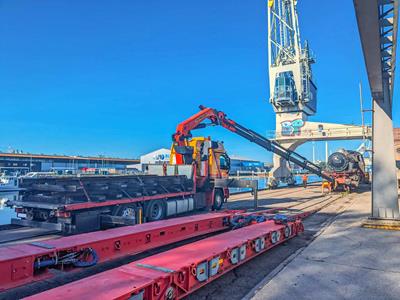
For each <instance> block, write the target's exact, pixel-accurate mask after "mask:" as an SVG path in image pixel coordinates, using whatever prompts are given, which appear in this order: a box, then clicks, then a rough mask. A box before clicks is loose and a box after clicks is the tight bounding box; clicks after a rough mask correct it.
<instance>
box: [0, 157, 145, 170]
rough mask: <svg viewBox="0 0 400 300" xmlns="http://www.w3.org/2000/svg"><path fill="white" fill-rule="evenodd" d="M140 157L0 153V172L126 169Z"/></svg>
mask: <svg viewBox="0 0 400 300" xmlns="http://www.w3.org/2000/svg"><path fill="white" fill-rule="evenodd" d="M138 162H139V160H138V159H128V158H112V157H85V156H66V155H45V154H29V153H0V173H16V172H17V173H20V174H26V173H28V172H50V171H67V170H68V171H71V172H76V171H79V170H82V169H107V170H124V169H126V166H127V165H130V164H135V163H138Z"/></svg>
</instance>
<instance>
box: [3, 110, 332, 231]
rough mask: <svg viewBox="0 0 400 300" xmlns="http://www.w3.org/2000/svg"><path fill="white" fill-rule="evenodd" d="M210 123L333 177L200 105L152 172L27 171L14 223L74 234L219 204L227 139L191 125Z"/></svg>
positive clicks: (225, 181)
mask: <svg viewBox="0 0 400 300" xmlns="http://www.w3.org/2000/svg"><path fill="white" fill-rule="evenodd" d="M206 121H209V122H208V123H207V122H206ZM207 126H222V127H223V128H225V129H227V130H229V131H231V132H233V133H235V134H238V135H240V136H242V137H243V138H245V139H246V140H248V141H250V142H253V143H256V144H257V145H259V146H261V147H263V148H264V149H266V150H267V151H271V152H273V153H275V154H278V155H280V156H282V157H284V158H285V159H286V160H288V161H290V162H293V163H295V164H297V165H299V166H301V167H302V168H303V169H305V170H308V171H309V172H310V173H313V174H316V175H318V176H321V177H322V178H324V179H326V180H327V181H329V182H333V181H334V179H333V178H332V177H330V176H328V175H326V174H325V173H324V172H323V171H322V169H321V168H320V167H319V166H317V165H315V164H314V163H312V162H310V161H308V160H307V159H306V158H305V157H303V156H301V155H299V154H298V153H296V152H293V151H290V150H288V149H286V148H284V147H282V146H281V145H279V144H278V143H276V142H274V141H272V140H269V139H267V138H265V137H263V136H262V135H260V134H258V133H256V132H254V131H253V130H251V129H248V128H246V127H244V126H242V125H239V124H238V123H236V122H234V121H233V120H231V119H228V118H227V117H226V114H225V113H223V112H221V111H218V110H216V109H213V108H207V107H204V106H200V111H199V112H198V113H197V114H195V115H193V116H192V117H190V118H188V119H186V120H185V121H183V122H182V123H180V124H179V125H178V126H177V129H176V132H175V133H174V134H173V136H172V140H173V144H172V147H171V160H170V164H168V165H149V166H148V171H147V174H145V175H130V176H82V177H76V176H73V177H71V176H64V177H57V176H56V177H49V178H25V179H23V180H22V181H21V183H20V187H22V188H24V191H23V192H22V197H21V198H20V199H17V200H15V201H9V203H8V205H10V206H13V207H15V210H16V212H17V213H18V214H22V216H21V217H22V218H21V219H13V220H12V223H13V224H16V225H23V226H31V227H41V228H47V229H52V230H59V231H61V232H63V233H67V234H70V233H81V232H89V231H95V230H99V229H101V228H106V227H110V226H119V225H133V224H140V223H142V222H148V221H157V220H162V219H165V218H168V217H172V216H176V215H179V214H182V213H187V212H191V211H194V210H199V209H213V210H219V209H220V208H221V206H222V204H223V202H225V201H227V199H228V198H229V187H230V186H231V185H230V184H231V179H229V168H230V159H229V156H228V154H227V153H226V151H225V148H224V145H223V143H222V142H217V141H212V140H211V139H210V138H209V137H193V136H192V133H191V132H192V130H195V129H199V128H205V127H207Z"/></svg>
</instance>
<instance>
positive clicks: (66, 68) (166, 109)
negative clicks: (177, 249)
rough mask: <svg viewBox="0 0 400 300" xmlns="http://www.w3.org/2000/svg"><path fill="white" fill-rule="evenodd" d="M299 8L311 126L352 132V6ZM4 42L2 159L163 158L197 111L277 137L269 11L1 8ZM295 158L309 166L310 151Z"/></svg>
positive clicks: (65, 1) (9, 3) (1, 1)
mask: <svg viewBox="0 0 400 300" xmlns="http://www.w3.org/2000/svg"><path fill="white" fill-rule="evenodd" d="M298 8H299V18H300V27H301V36H302V38H303V39H304V38H306V39H308V40H309V41H310V46H311V48H312V50H313V51H314V53H315V54H316V57H317V64H316V65H314V76H315V78H316V82H317V86H318V99H319V102H318V113H317V115H316V116H314V117H312V118H311V120H318V121H325V122H341V123H355V124H356V123H360V122H361V121H360V120H361V117H360V111H359V102H358V101H359V100H358V99H359V96H358V83H359V81H360V80H361V81H362V82H363V85H364V96H365V99H366V102H369V100H368V99H369V93H368V85H367V78H366V74H365V67H364V61H363V58H362V52H361V48H360V42H359V36H358V31H357V26H356V20H355V15H354V8H353V4H352V1H345V0H340V1H317V0H307V1H299V5H298ZM0 37H1V38H0V101H1V102H0V103H1V109H0V120H1V124H2V130H1V131H0V149H1V150H6V149H7V147H9V146H11V147H12V148H15V149H22V150H24V151H27V152H31V153H59V154H72V155H78V154H80V155H99V154H101V155H109V156H121V157H138V156H139V155H140V154H143V153H146V152H150V151H152V150H155V149H157V148H161V147H169V146H170V143H171V134H172V133H173V132H174V130H175V127H176V125H177V124H178V123H179V122H181V121H182V120H183V119H185V118H186V117H189V116H190V115H192V114H193V113H195V112H197V110H198V108H197V107H198V105H199V104H203V105H207V106H211V107H215V108H217V109H220V110H223V111H225V112H226V113H227V114H228V116H229V117H231V118H232V119H234V120H236V121H237V122H239V123H241V124H242V125H245V126H247V127H250V128H252V129H253V130H255V131H258V132H260V133H265V132H266V131H267V130H271V129H274V126H275V117H274V113H273V110H272V107H271V106H270V104H269V103H268V97H269V96H268V95H269V91H268V66H267V15H266V0H264V1H263V0H254V1H239V0H236V1H234V0H230V1H228V0H219V1H210V0H203V1H188V0H186V1H184V0H179V1H178V0H170V1H161V0H159V1H155V0H146V1H144V0H142V1H139V0H135V1H132V0H119V1H108V0H83V1H77V0H41V1H34V0H20V1H13V0H0ZM397 94H398V93H397V92H396V93H395V97H397ZM398 107H399V101H396V99H395V108H394V110H395V119H396V120H398V113H397V111H398ZM369 119H370V118H368V120H369ZM395 123H396V125H397V126H398V125H400V123H399V122H398V121H396V122H395ZM202 133H203V134H205V135H211V136H212V137H213V138H214V139H219V140H224V141H225V144H226V147H227V149H228V151H229V153H230V154H236V155H242V156H247V157H253V158H257V159H262V160H270V158H271V155H270V154H269V153H266V152H265V151H264V150H263V149H260V148H258V147H257V146H255V145H252V144H250V143H248V142H246V141H243V140H242V139H241V138H240V137H236V136H234V135H232V134H231V133H229V132H225V131H224V130H223V129H213V130H209V131H200V132H199V134H202ZM357 144H359V143H356V142H335V143H330V145H331V148H332V149H335V148H337V147H340V146H345V147H354V146H356V145H357ZM300 151H301V152H302V153H303V154H305V155H307V156H308V157H311V144H307V145H304V146H302V147H301V148H300ZM323 151H324V145H323V144H318V145H317V157H320V158H322V157H323V155H324V154H323V153H324V152H323Z"/></svg>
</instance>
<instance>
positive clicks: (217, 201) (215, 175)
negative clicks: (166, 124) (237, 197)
mask: <svg viewBox="0 0 400 300" xmlns="http://www.w3.org/2000/svg"><path fill="white" fill-rule="evenodd" d="M170 164H172V165H175V164H177V165H180V164H186V165H187V164H194V165H195V169H194V170H195V172H196V190H197V191H198V192H204V193H199V194H198V195H199V196H200V195H202V194H203V195H205V199H204V202H206V203H207V204H211V206H212V207H213V208H214V209H220V208H221V206H222V204H223V202H224V201H226V199H227V198H228V197H229V189H228V188H227V187H224V186H220V184H218V183H217V181H219V182H220V180H223V179H228V177H229V169H230V158H229V156H228V154H227V153H226V151H225V147H224V144H223V143H222V142H218V141H212V140H211V138H210V137H193V138H190V139H187V140H186V141H185V146H181V145H178V144H177V143H173V145H172V148H171V158H170ZM200 202H201V201H200Z"/></svg>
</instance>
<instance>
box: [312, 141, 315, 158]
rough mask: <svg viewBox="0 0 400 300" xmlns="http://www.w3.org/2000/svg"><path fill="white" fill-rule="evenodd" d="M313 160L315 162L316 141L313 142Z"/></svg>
mask: <svg viewBox="0 0 400 300" xmlns="http://www.w3.org/2000/svg"><path fill="white" fill-rule="evenodd" d="M312 162H313V163H315V142H312Z"/></svg>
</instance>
